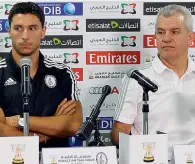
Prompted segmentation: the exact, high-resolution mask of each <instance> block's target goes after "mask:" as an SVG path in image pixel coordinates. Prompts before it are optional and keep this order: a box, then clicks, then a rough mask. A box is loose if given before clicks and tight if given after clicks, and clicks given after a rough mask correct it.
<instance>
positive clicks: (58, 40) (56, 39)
mask: <svg viewBox="0 0 195 164" xmlns="http://www.w3.org/2000/svg"><path fill="white" fill-rule="evenodd" d="M53 43H54V45H59V44H61V43H62V42H61V40H60V39H58V38H53Z"/></svg>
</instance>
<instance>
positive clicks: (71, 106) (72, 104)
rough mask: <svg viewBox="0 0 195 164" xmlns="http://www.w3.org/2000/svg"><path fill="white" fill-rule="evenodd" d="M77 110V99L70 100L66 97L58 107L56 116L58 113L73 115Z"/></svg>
mask: <svg viewBox="0 0 195 164" xmlns="http://www.w3.org/2000/svg"><path fill="white" fill-rule="evenodd" d="M75 111H76V101H75V100H69V101H67V99H66V98H65V99H64V100H63V101H62V102H61V103H60V104H59V105H58V108H57V111H56V113H55V115H56V116H58V115H62V114H65V115H71V114H73V113H74V112H75Z"/></svg>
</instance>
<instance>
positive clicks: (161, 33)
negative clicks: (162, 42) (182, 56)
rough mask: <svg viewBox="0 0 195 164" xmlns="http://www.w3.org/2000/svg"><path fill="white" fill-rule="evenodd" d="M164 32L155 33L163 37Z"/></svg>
mask: <svg viewBox="0 0 195 164" xmlns="http://www.w3.org/2000/svg"><path fill="white" fill-rule="evenodd" d="M164 33H165V32H164V31H157V34H158V35H163V34H164Z"/></svg>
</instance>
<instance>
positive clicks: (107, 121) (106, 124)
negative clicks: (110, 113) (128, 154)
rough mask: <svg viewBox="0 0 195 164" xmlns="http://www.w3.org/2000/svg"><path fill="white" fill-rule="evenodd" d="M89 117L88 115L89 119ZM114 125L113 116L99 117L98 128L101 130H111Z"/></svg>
mask: <svg viewBox="0 0 195 164" xmlns="http://www.w3.org/2000/svg"><path fill="white" fill-rule="evenodd" d="M88 119H89V117H86V120H88ZM112 125H113V117H98V129H99V130H111V129H112Z"/></svg>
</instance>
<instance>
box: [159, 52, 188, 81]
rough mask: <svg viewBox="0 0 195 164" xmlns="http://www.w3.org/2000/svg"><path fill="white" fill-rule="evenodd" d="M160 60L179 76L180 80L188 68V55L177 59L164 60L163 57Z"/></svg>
mask: <svg viewBox="0 0 195 164" xmlns="http://www.w3.org/2000/svg"><path fill="white" fill-rule="evenodd" d="M159 58H160V60H161V61H162V63H163V64H164V65H165V66H166V67H168V68H169V69H171V70H173V71H174V72H175V73H176V74H177V75H178V77H179V78H181V77H182V76H183V74H184V73H185V71H186V70H187V68H188V56H187V55H183V56H181V57H177V58H174V59H164V58H162V57H161V56H160V57H159Z"/></svg>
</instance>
